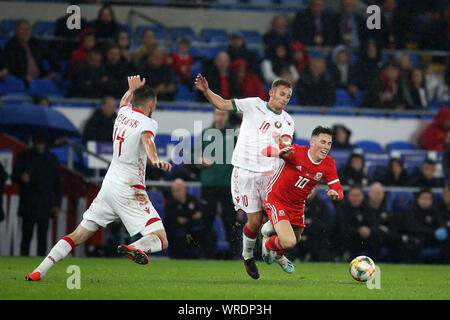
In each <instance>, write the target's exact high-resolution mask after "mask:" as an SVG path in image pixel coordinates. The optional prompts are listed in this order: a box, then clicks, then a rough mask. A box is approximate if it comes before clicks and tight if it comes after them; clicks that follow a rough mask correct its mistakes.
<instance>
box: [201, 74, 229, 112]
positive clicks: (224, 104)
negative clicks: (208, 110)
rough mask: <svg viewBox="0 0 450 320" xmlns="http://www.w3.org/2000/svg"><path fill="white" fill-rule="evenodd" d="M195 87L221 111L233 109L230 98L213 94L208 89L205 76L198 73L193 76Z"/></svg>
mask: <svg viewBox="0 0 450 320" xmlns="http://www.w3.org/2000/svg"><path fill="white" fill-rule="evenodd" d="M195 87H196V88H197V89H198V90H200V91H201V92H203V95H204V96H205V98H206V99H207V100H208V101H209V102H210V103H211V104H212V105H213V106H214V107H215V108H217V109H219V110H223V111H231V110H233V103H232V102H231V100H227V99H224V98H222V97H221V96H219V95H217V94H215V93H214V92H212V91H211V89H209V85H208V81H206V78H205V77H204V76H202V75H201V74H200V73H199V74H198V75H197V78H195Z"/></svg>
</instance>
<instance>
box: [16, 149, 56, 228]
mask: <svg viewBox="0 0 450 320" xmlns="http://www.w3.org/2000/svg"><path fill="white" fill-rule="evenodd" d="M22 173H28V174H29V175H30V181H29V182H28V183H27V184H25V183H23V182H22V177H21V176H22ZM11 178H12V181H13V182H15V183H17V184H18V185H19V190H20V191H19V196H20V201H19V211H18V215H19V216H22V217H24V218H25V217H26V218H37V219H50V218H52V213H51V209H52V208H53V207H60V206H61V198H62V189H61V169H60V166H59V162H58V159H57V158H56V156H55V155H54V154H52V153H50V152H49V151H45V152H44V153H43V154H39V153H37V152H36V151H35V150H34V149H29V150H26V151H24V152H22V153H20V154H19V155H18V156H17V159H16V162H15V163H14V169H13V173H12V176H11Z"/></svg>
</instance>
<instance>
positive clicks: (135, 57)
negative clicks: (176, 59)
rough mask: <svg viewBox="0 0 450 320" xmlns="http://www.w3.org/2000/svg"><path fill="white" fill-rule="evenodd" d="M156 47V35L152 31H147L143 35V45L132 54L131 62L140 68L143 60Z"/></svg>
mask: <svg viewBox="0 0 450 320" xmlns="http://www.w3.org/2000/svg"><path fill="white" fill-rule="evenodd" d="M155 45H156V37H155V33H154V32H153V30H151V29H146V30H144V32H142V35H141V44H140V45H139V47H138V48H137V49H136V50H134V51H133V52H131V61H132V62H133V64H134V66H139V65H140V64H141V62H142V61H143V60H145V58H146V57H147V56H148V54H149V52H150V51H151V49H152V48H153V47H154V46H155Z"/></svg>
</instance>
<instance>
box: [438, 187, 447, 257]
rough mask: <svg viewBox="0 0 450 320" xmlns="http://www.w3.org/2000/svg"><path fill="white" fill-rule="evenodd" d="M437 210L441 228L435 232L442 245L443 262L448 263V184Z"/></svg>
mask: <svg viewBox="0 0 450 320" xmlns="http://www.w3.org/2000/svg"><path fill="white" fill-rule="evenodd" d="M437 212H438V215H439V217H440V220H441V227H440V228H441V230H439V231H437V232H435V235H437V237H438V241H439V246H440V247H441V258H442V260H441V262H442V263H446V264H448V263H450V188H449V186H448V185H446V186H445V188H444V192H443V193H442V200H441V201H440V203H439V205H438V206H437ZM439 233H440V234H439Z"/></svg>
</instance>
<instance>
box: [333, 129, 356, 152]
mask: <svg viewBox="0 0 450 320" xmlns="http://www.w3.org/2000/svg"><path fill="white" fill-rule="evenodd" d="M332 130H333V149H353V148H355V145H353V144H351V143H350V137H351V135H352V131H351V130H350V129H349V128H347V127H346V126H344V125H343V124H335V125H334V126H333V128H332Z"/></svg>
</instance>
